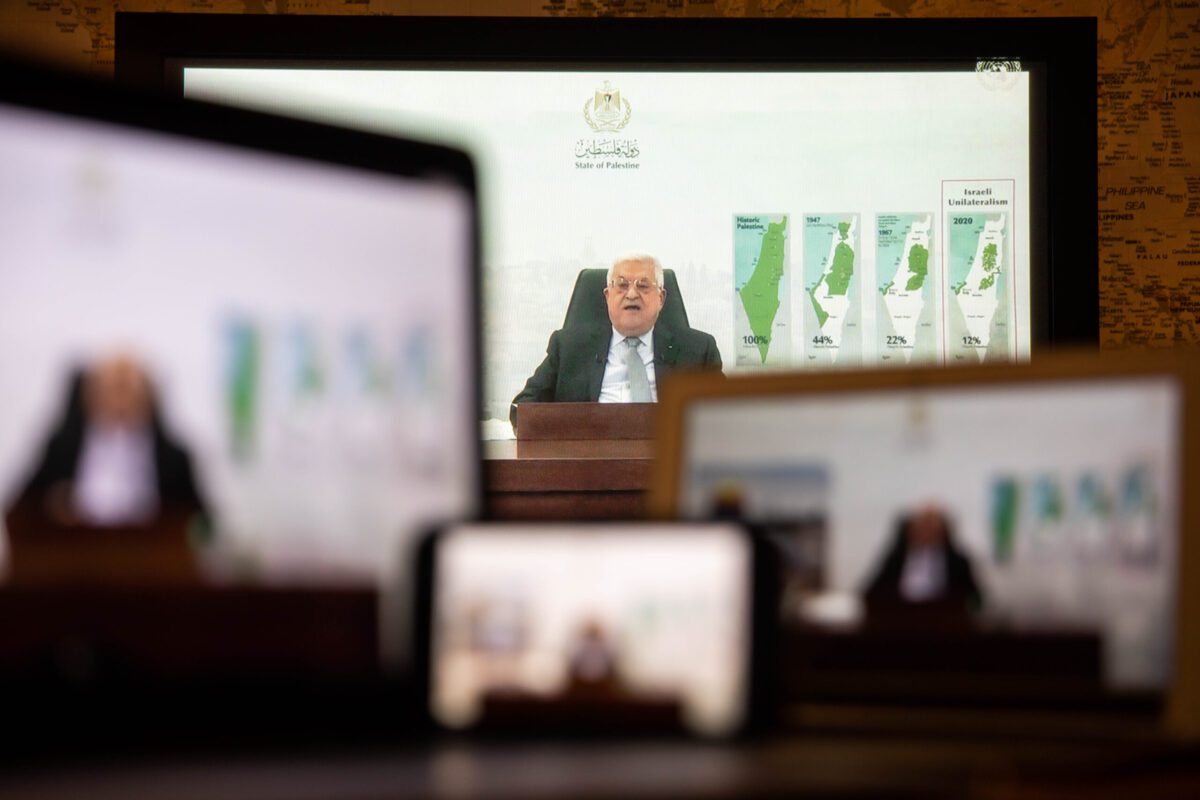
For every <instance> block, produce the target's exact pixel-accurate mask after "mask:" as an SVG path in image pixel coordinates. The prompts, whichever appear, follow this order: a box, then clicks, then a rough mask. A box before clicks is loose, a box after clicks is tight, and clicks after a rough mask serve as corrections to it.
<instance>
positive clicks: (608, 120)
mask: <svg viewBox="0 0 1200 800" xmlns="http://www.w3.org/2000/svg"><path fill="white" fill-rule="evenodd" d="M631 114H633V110H632V109H631V108H630V107H629V101H628V100H626V99H624V98H623V97H621V90H620V89H614V88H613V86H612V84H611V83H609V82H608V81H605V82H604V85H603V86H601V87H600V88H599V89H597V90H596V93H595V95H594V96H592V97H590V98H588V99H587V100H586V101H584V104H583V119H584V121H585V122H587V124H588V127H589V128H591V129H592V130H594V131H596V132H600V131H619V130H621V129H622V128H624V127H625V126H626V125H628V124H629V117H630V115H631Z"/></svg>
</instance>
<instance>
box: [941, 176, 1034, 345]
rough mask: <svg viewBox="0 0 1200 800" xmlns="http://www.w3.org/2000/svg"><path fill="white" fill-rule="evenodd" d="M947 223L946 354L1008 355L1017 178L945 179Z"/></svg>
mask: <svg viewBox="0 0 1200 800" xmlns="http://www.w3.org/2000/svg"><path fill="white" fill-rule="evenodd" d="M942 196H943V199H944V217H945V218H944V222H945V228H946V256H945V258H946V262H947V263H946V269H945V288H946V293H945V297H946V301H947V302H946V310H945V317H946V319H945V325H946V328H945V330H946V336H945V341H946V360H947V362H949V363H958V362H964V363H974V364H977V363H979V362H982V361H1003V360H1009V359H1011V358H1012V357H1013V354H1014V353H1015V352H1016V335H1017V332H1016V326H1015V325H1014V321H1013V314H1012V309H1013V306H1014V305H1015V291H1016V286H1015V283H1014V280H1013V246H1012V242H1013V237H1012V229H1013V181H1007V180H1002V181H943V183H942Z"/></svg>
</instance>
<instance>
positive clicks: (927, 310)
mask: <svg viewBox="0 0 1200 800" xmlns="http://www.w3.org/2000/svg"><path fill="white" fill-rule="evenodd" d="M933 219H934V215H933V214H932V213H928V212H925V213H894V214H878V215H876V217H875V265H876V275H877V276H878V281H879V302H878V306H877V310H876V315H875V318H876V319H877V320H878V321H879V322H878V324H877V325H876V330H877V337H878V342H877V352H878V353H879V360H880V361H882V362H884V363H904V364H907V363H908V362H910V361H911V360H912V359H913V358H914V357H916V358H918V359H919V360H923V361H933V360H936V358H937V355H938V352H937V350H938V334H937V331H936V330H935V324H936V319H937V315H936V314H935V313H934V312H935V309H934V298H933V281H931V280H930V279H929V266H930V262H929V259H930V251H931V250H932V248H933Z"/></svg>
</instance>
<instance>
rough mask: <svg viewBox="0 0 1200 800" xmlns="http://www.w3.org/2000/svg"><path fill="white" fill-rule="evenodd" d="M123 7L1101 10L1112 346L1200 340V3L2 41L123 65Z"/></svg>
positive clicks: (7, 6)
mask: <svg viewBox="0 0 1200 800" xmlns="http://www.w3.org/2000/svg"><path fill="white" fill-rule="evenodd" d="M117 5H120V7H121V10H122V11H157V12H180V11H191V12H215V13H225V14H236V13H257V14H262V13H280V14H285V13H305V14H384V15H387V14H440V15H454V14H469V13H471V11H472V10H473V8H474V7H478V8H480V10H481V13H487V14H491V15H496V16H523V15H534V16H551V17H556V16H595V15H623V16H647V17H672V16H686V17H712V16H725V17H755V16H801V15H802V16H806V17H828V18H845V17H911V18H918V17H958V16H961V17H1037V16H1056V17H1057V16H1089V17H1095V18H1096V20H1097V24H1098V37H1097V42H1096V45H1097V48H1096V49H1097V55H1098V58H1099V81H1098V86H1097V95H1098V97H1097V101H1098V111H1099V119H1098V127H1099V146H1100V153H1099V159H1098V164H1097V167H1098V170H1099V195H1100V196H1099V224H1100V342H1101V346H1102V347H1104V348H1110V349H1111V348H1120V347H1144V346H1151V347H1171V346H1174V345H1178V344H1192V345H1195V344H1200V269H1198V268H1200V152H1198V150H1200V0H1152V1H1149V2H1132V0H1056V2H1054V3H1045V2H1033V0H1015V1H1014V0H760V1H759V2H746V1H745V0H620V2H617V1H616V0H496V2H489V3H472V2H469V0H120V2H119V3H118V2H117V1H116V0H93V2H86V3H81V2H78V0H15V2H7V3H0V45H2V46H4V47H6V48H7V49H9V50H10V51H11V52H13V53H14V54H21V53H27V54H30V55H33V56H34V57H36V58H38V59H39V60H44V61H51V62H57V63H59V64H61V65H62V66H64V67H69V68H73V69H82V70H90V71H92V72H95V73H98V74H101V75H105V74H111V72H112V67H113V52H114V40H115V30H116V20H115V7H116V6H117ZM942 242H943V246H944V243H945V240H944V239H943V240H942Z"/></svg>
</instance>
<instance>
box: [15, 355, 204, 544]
mask: <svg viewBox="0 0 1200 800" xmlns="http://www.w3.org/2000/svg"><path fill="white" fill-rule="evenodd" d="M165 514H179V515H192V514H199V515H200V516H201V517H205V516H206V514H205V503H204V501H203V499H202V497H201V492H200V489H199V487H198V484H197V481H196V478H195V475H194V472H193V470H192V464H191V458H190V457H189V455H188V453H187V451H186V450H185V449H184V448H183V447H182V446H181V445H180V444H179V443H178V442H176V441H175V439H174V438H173V437H171V436H170V435H169V434H168V433H167V431H166V428H165V426H164V425H163V421H162V417H161V415H160V413H159V409H158V402H157V399H156V397H155V392H154V390H153V387H152V385H151V382H150V378H149V376H148V375H147V374H146V372H145V371H144V370H143V369H142V367H141V366H140V365H139V364H138V363H137V362H136V361H134V360H133V359H131V358H130V357H128V356H124V355H118V356H114V357H111V358H108V359H105V360H103V361H101V362H99V363H98V364H96V365H94V366H93V367H92V368H90V369H88V370H86V371H84V370H80V371H78V372H76V373H75V374H74V375H73V376H72V378H71V381H70V388H69V396H68V401H67V408H66V413H65V415H64V417H63V419H62V420H61V421H60V422H59V423H58V425H57V426H56V427H55V430H54V431H53V433H52V434H51V436H50V438H49V440H48V441H47V443H46V446H45V450H44V452H43V453H42V456H41V458H40V459H39V461H38V464H37V467H36V468H35V469H34V470H33V474H32V476H31V477H30V479H29V481H28V482H27V483H26V485H25V488H24V489H23V490H22V492H21V493H20V495H18V497H17V500H16V503H15V504H14V506H13V508H12V509H10V520H11V519H13V518H14V516H13V515H16V516H15V518H16V519H18V520H29V521H31V522H33V523H34V525H35V527H36V526H38V525H41V524H43V523H48V524H51V525H55V526H59V527H62V526H67V527H71V526H85V527H130V526H143V525H150V524H153V523H154V522H156V521H157V520H159V519H161V518H163V516H164V515H165ZM10 524H11V522H10Z"/></svg>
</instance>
